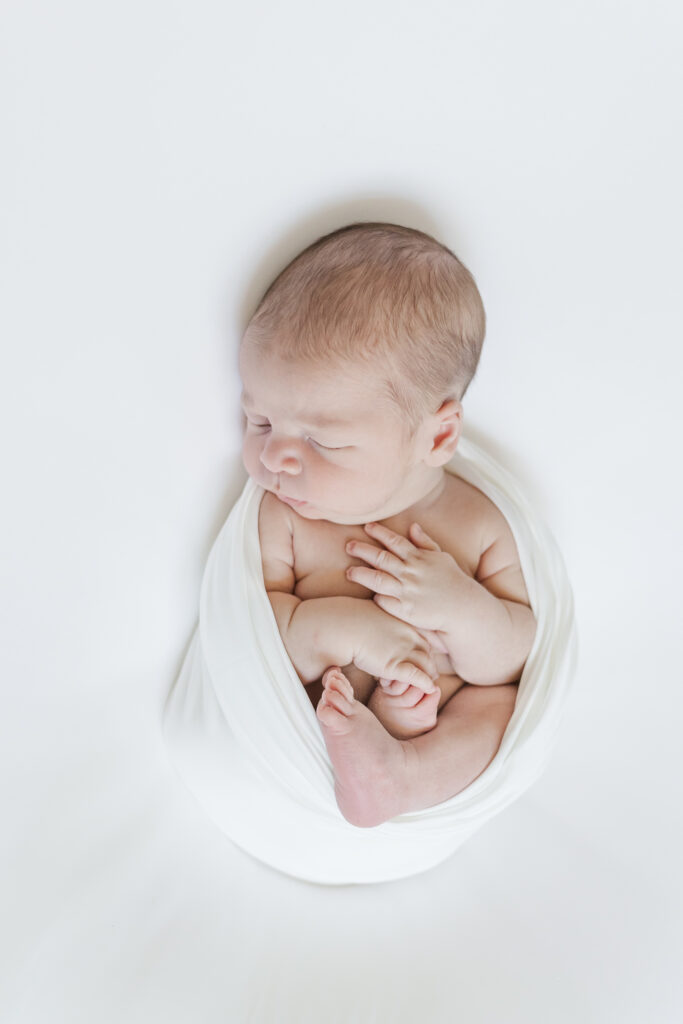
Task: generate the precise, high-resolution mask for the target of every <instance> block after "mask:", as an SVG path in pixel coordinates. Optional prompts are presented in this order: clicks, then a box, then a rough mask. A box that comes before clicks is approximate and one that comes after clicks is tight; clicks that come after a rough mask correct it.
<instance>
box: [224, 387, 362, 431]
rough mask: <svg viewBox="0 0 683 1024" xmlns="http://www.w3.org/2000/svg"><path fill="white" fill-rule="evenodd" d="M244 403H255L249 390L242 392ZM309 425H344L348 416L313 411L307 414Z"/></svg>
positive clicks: (346, 423) (307, 423)
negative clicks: (314, 412)
mask: <svg viewBox="0 0 683 1024" xmlns="http://www.w3.org/2000/svg"><path fill="white" fill-rule="evenodd" d="M242 403H243V404H246V405H253V400H252V397H251V395H250V394H249V393H248V392H247V391H243V392H242ZM306 421H307V422H306V423H305V424H304V425H305V426H307V427H344V426H348V423H349V420H348V417H341V416H331V415H329V414H328V413H320V414H318V415H314V414H313V413H307V414H306Z"/></svg>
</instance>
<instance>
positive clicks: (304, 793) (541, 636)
mask: <svg viewBox="0 0 683 1024" xmlns="http://www.w3.org/2000/svg"><path fill="white" fill-rule="evenodd" d="M446 468H447V469H448V470H449V471H450V472H453V473H455V474H457V475H458V476H460V477H462V478H463V479H464V480H466V481H467V482H469V483H471V484H473V485H474V486H475V487H478V488H479V489H480V490H481V491H483V492H484V494H486V495H487V496H488V497H489V498H490V499H491V500H492V501H493V502H494V504H496V505H497V506H498V508H499V509H500V510H501V512H502V513H503V514H504V515H505V517H506V519H507V520H508V522H509V524H510V527H511V529H512V532H513V534H514V537H515V540H516V542H517V547H518V550H519V555H520V559H521V564H522V572H523V574H524V578H525V581H526V585H527V589H528V592H529V598H530V603H531V607H532V608H533V610H534V612H535V614H536V617H537V620H538V627H537V630H536V637H535V640H534V645H533V648H532V650H531V653H530V655H529V658H528V660H527V663H526V667H525V669H524V673H523V676H522V679H521V681H520V684H519V693H518V696H517V703H516V706H515V711H514V714H513V716H512V718H511V720H510V723H509V725H508V728H507V730H506V732H505V735H504V736H503V740H502V743H501V745H500V749H499V751H498V753H497V755H496V757H495V758H494V759H493V761H492V762H491V764H490V765H489V766H488V768H487V769H486V770H485V771H484V772H483V773H482V774H481V775H480V776H479V778H478V779H476V780H475V781H474V782H473V783H472V784H471V785H470V786H468V787H467V789H465V790H463V792H462V793H459V794H458V795H457V796H454V797H452V798H451V799H449V800H446V801H444V802H443V803H440V804H437V805H436V806H434V807H429V808H426V809H424V810H420V811H415V812H412V813H410V814H402V815H400V816H399V817H397V818H394V819H393V820H392V821H388V822H386V823H385V824H383V825H379V826H377V827H375V828H357V827H356V826H354V825H350V824H349V823H348V822H347V821H346V820H345V819H344V817H343V816H342V815H341V813H340V811H339V809H338V807H337V804H336V800H335V796H334V778H333V773H332V766H331V763H330V760H329V757H328V755H327V750H326V747H325V743H324V741H323V737H322V733H321V730H320V726H319V723H318V719H317V717H316V715H315V711H314V709H313V706H312V704H311V702H310V700H309V698H308V696H307V694H306V691H305V689H304V687H303V686H302V684H301V682H300V680H299V677H298V676H297V674H296V672H295V670H294V667H293V665H292V663H291V661H290V660H289V657H288V655H287V652H286V650H285V647H284V645H283V643H282V639H281V637H280V634H279V632H278V628H277V623H276V621H275V616H274V614H273V610H272V608H271V605H270V601H269V600H268V597H267V595H266V591H265V587H264V583H263V572H262V568H261V555H260V545H259V535H258V510H259V505H260V502H261V499H262V497H263V494H264V493H265V492H264V491H263V489H262V488H261V487H259V486H258V485H257V484H256V483H254V481H253V480H251V479H248V480H247V482H246V484H245V487H244V489H243V491H242V494H241V495H240V497H239V499H238V500H237V502H236V503H235V505H234V507H233V509H232V510H231V512H230V515H229V516H228V518H227V520H226V522H225V525H224V526H223V528H222V530H221V532H220V534H219V535H218V537H217V539H216V541H215V543H214V545H213V548H212V550H211V553H210V555H209V558H208V561H207V565H206V570H205V572H204V577H203V581H202V588H201V597H200V608H199V625H198V627H197V629H196V631H195V634H194V636H193V638H192V641H191V644H190V647H189V649H188V652H187V655H186V657H185V660H184V663H183V666H182V669H181V671H180V674H179V676H178V679H177V681H176V683H175V685H174V687H173V689H172V691H171V694H170V695H169V699H168V703H167V706H166V711H165V720H164V729H165V735H166V741H167V745H168V749H169V751H170V755H171V759H172V761H173V763H174V764H175V765H176V767H177V769H178V771H179V772H180V775H181V776H182V777H183V779H184V780H185V782H186V783H187V785H188V786H189V788H190V790H191V791H192V792H193V793H194V794H195V796H196V797H197V799H198V800H199V801H200V802H201V803H202V804H203V806H204V808H205V809H206V811H207V812H208V814H209V815H210V816H211V817H212V818H213V820H214V821H215V822H216V824H217V825H218V826H219V827H220V828H221V829H222V830H223V831H224V832H225V833H226V834H227V835H228V836H229V837H230V838H231V839H232V840H233V841H234V842H235V843H237V844H238V845H239V846H240V847H242V848H243V849H244V850H246V851H248V852H249V853H251V854H252V855H253V856H254V857H257V858H258V859H259V860H261V861H264V862H265V863H267V864H269V865H271V866H272V867H274V868H277V869H279V870H280V871H283V872H286V873H287V874H290V875H294V876H296V877H298V878H302V879H306V880H308V881H311V882H320V883H325V884H343V883H352V882H380V881H389V880H391V879H396V878H402V877H405V876H407V875H412V874H417V873H419V872H422V871H426V870H427V869H428V868H431V867H433V866H434V865H436V864H438V863H439V862H441V861H442V860H444V859H445V858H446V857H448V856H449V855H450V854H451V853H453V851H454V850H455V849H456V848H457V847H458V846H460V844H461V843H463V842H464V840H466V839H467V838H468V837H469V836H471V835H472V833H473V832H474V831H475V830H476V829H478V828H479V827H480V826H481V825H483V824H484V822H486V821H487V820H488V819H489V818H491V817H492V816H493V815H494V814H496V813H497V812H498V811H500V810H502V809H503V808H504V807H506V806H507V805H508V804H509V803H510V802H511V801H513V800H514V799H516V798H517V797H518V796H520V794H522V793H523V792H524V790H526V789H527V788H528V787H529V786H530V785H531V783H532V782H533V781H534V780H535V779H536V778H537V777H538V776H539V774H540V773H541V771H542V770H543V768H544V766H545V764H546V762H547V760H548V756H549V753H550V750H551V747H552V742H553V739H554V737H555V733H556V730H557V727H558V724H559V720H560V714H561V710H562V706H563V703H564V698H565V695H566V692H567V689H568V687H569V684H570V682H571V679H572V675H573V671H574V665H575V660H576V632H575V625H574V613H573V600H572V593H571V588H570V586H569V582H568V579H567V575H566V572H565V569H564V564H563V561H562V558H561V556H560V554H559V551H558V549H557V547H556V544H555V542H554V540H553V538H552V536H551V535H550V533H549V532H548V530H547V529H546V528H545V527H544V525H543V524H542V523H541V522H540V521H539V520H538V518H537V517H536V515H535V514H534V513H533V512H532V510H531V508H530V507H529V504H528V502H527V501H526V499H525V498H524V497H523V495H522V494H521V493H520V491H519V489H518V486H517V484H516V482H515V481H514V480H513V478H512V477H511V476H510V474H509V473H507V471H505V470H504V469H503V468H502V467H501V466H500V465H499V464H498V463H497V462H495V460H493V459H492V458H491V457H490V456H488V455H487V454H485V453H484V452H483V451H482V450H481V449H480V448H479V447H477V446H476V445H474V444H473V443H472V442H471V441H468V440H466V439H464V438H463V439H461V441H460V444H459V448H458V451H457V452H456V454H455V455H454V456H453V458H452V459H451V461H450V462H449V463H448V465H447V467H446Z"/></svg>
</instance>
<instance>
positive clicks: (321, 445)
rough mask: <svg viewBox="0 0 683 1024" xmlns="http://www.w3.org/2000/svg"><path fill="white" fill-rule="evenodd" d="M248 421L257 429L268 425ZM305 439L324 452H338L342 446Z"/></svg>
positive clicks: (265, 427)
mask: <svg viewBox="0 0 683 1024" xmlns="http://www.w3.org/2000/svg"><path fill="white" fill-rule="evenodd" d="M248 422H249V423H251V425H252V427H256V429H257V430H266V429H267V428H268V427H269V426H270V423H254V421H253V420H248ZM306 440H307V441H311V442H312V443H313V444H314V445H316V447H318V448H324V449H325V451H326V452H340V451H342V449H343V448H344V445H340V446H339V447H338V448H332V447H331V446H330V445H327V444H321V443H320V441H316V440H315V438H313V437H307V438H306Z"/></svg>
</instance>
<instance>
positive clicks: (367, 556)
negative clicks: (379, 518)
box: [346, 523, 465, 647]
mask: <svg viewBox="0 0 683 1024" xmlns="http://www.w3.org/2000/svg"><path fill="white" fill-rule="evenodd" d="M365 531H366V533H368V534H369V535H370V536H371V537H372V538H373V539H374V540H376V541H377V542H378V543H380V544H383V545H384V547H379V548H378V547H376V546H375V545H373V544H364V543H362V541H349V543H348V544H347V545H346V551H347V552H348V554H350V555H353V556H354V557H356V558H361V559H363V561H365V562H368V563H369V564H370V565H372V566H374V568H372V569H369V568H367V567H366V566H364V565H354V566H351V568H349V569H347V570H346V576H347V579H350V580H353V581H354V582H356V583H360V584H361V585H362V586H364V587H367V588H368V589H369V590H374V591H375V596H374V598H373V601H374V602H375V604H377V605H379V607H380V608H382V609H383V610H384V611H385V612H388V614H389V615H393V616H396V618H398V619H402V620H403V621H404V622H408V623H410V624H411V625H412V626H415V627H416V628H417V629H421V630H423V631H426V632H428V633H429V632H433V631H434V630H446V629H447V628H448V622H449V620H450V619H452V615H453V612H452V609H453V604H454V600H457V592H458V584H459V583H460V581H461V580H462V578H463V577H464V576H465V573H463V571H462V569H461V568H460V566H459V565H458V563H457V562H456V560H455V559H454V558H453V556H452V555H449V554H448V552H447V551H442V550H441V548H440V547H439V545H438V544H437V543H436V541H435V540H432V538H431V537H428V536H427V534H426V533H425V532H424V530H422V528H421V527H420V526H418V524H417V523H413V524H412V526H411V529H410V532H411V535H412V538H413V540H412V542H411V541H410V540H408V538H407V537H402V536H401V534H400V533H395V532H394V531H393V530H390V529H389V528H388V527H386V526H381V525H380V524H379V523H366V524H365ZM430 643H431V644H432V646H434V647H436V646H437V643H436V642H435V640H434V639H430Z"/></svg>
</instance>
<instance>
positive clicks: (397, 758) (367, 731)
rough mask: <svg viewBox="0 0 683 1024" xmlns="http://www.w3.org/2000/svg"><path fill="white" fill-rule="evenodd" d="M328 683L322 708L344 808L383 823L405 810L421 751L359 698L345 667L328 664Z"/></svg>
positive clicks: (357, 817)
mask: <svg viewBox="0 0 683 1024" xmlns="http://www.w3.org/2000/svg"><path fill="white" fill-rule="evenodd" d="M322 683H323V694H322V697H321V698H320V702H319V704H318V707H317V709H316V714H317V716H318V720H319V722H320V726H321V729H322V733H323V738H324V740H325V745H326V747H327V752H328V754H329V755H330V760H331V761H332V767H333V769H334V780H335V782H334V791H335V796H336V798H337V804H338V805H339V810H340V811H341V812H342V814H343V815H344V817H345V818H346V820H347V821H349V822H350V823H351V824H352V825H358V826H360V827H366V828H367V827H370V826H373V825H381V823H382V822H384V821H388V820H389V819H390V818H394V817H396V815H397V814H401V813H402V811H403V803H404V801H405V797H406V793H407V785H408V782H409V766H410V768H411V773H412V767H413V761H414V758H415V753H414V751H412V749H411V750H408V749H407V747H408V746H409V744H406V743H401V742H400V741H399V740H397V739H394V738H393V737H392V736H390V735H389V733H388V732H387V731H386V730H385V729H384V727H383V726H382V725H381V723H380V722H379V720H378V719H377V717H376V716H375V715H374V714H373V713H372V711H369V710H368V708H366V707H365V705H364V704H361V703H360V701H357V700H356V699H355V698H354V695H353V687H352V686H351V684H350V682H349V681H348V679H347V678H346V676H345V675H344V674H343V672H342V671H341V669H340V668H337V667H334V668H330V669H328V670H327V672H326V673H325V674H324V676H323V678H322Z"/></svg>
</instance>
